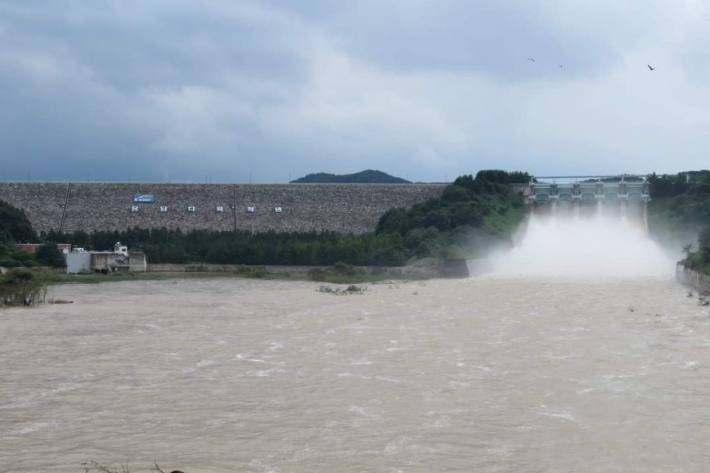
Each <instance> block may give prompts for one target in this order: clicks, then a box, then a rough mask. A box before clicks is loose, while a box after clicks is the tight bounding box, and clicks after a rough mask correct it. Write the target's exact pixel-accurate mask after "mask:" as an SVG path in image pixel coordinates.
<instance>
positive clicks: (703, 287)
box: [675, 264, 710, 293]
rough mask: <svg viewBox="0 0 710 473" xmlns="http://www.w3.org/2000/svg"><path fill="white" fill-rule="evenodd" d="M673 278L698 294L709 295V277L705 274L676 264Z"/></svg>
mask: <svg viewBox="0 0 710 473" xmlns="http://www.w3.org/2000/svg"><path fill="white" fill-rule="evenodd" d="M675 276H676V279H677V280H678V282H680V283H681V284H685V285H687V286H691V287H693V288H694V289H695V290H696V291H698V292H700V293H710V276H709V275H707V274H702V273H699V272H697V271H693V270H692V269H688V268H686V267H685V266H683V265H682V264H678V266H676V272H675Z"/></svg>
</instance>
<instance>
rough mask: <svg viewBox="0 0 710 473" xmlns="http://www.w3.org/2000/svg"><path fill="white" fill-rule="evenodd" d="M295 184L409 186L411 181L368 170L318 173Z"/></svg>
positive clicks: (302, 178) (296, 181) (298, 180)
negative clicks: (345, 172)
mask: <svg viewBox="0 0 710 473" xmlns="http://www.w3.org/2000/svg"><path fill="white" fill-rule="evenodd" d="M291 182H292V183H294V184H408V183H409V181H407V180H406V179H402V178H399V177H395V176H390V175H389V174H387V173H385V172H382V171H375V170H373V169H367V170H365V171H360V172H356V173H354V174H328V173H325V172H318V173H314V174H308V175H307V176H304V177H301V178H300V179H296V180H294V181H291Z"/></svg>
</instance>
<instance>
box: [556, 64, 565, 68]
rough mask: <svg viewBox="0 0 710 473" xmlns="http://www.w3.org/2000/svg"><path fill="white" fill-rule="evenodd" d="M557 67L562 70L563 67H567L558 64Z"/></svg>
mask: <svg viewBox="0 0 710 473" xmlns="http://www.w3.org/2000/svg"><path fill="white" fill-rule="evenodd" d="M557 67H559V68H562V67H565V66H563V65H562V64H558V65H557Z"/></svg>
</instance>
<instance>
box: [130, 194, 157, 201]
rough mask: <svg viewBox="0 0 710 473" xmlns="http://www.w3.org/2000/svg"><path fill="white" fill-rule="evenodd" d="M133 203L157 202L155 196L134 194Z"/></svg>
mask: <svg viewBox="0 0 710 473" xmlns="http://www.w3.org/2000/svg"><path fill="white" fill-rule="evenodd" d="M133 202H155V196H154V195H150V194H133Z"/></svg>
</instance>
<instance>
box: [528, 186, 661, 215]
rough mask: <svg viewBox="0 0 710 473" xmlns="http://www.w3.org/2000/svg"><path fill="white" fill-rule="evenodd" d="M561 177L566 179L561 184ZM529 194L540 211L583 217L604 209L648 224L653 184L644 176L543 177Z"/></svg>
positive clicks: (608, 212) (535, 210)
mask: <svg viewBox="0 0 710 473" xmlns="http://www.w3.org/2000/svg"><path fill="white" fill-rule="evenodd" d="M558 180H561V181H566V182H563V183H557V182H556V181H558ZM550 181H552V182H550ZM525 196H526V202H527V203H528V204H529V205H531V206H532V210H533V211H534V212H535V213H536V214H543V215H545V214H547V215H557V213H558V212H560V213H561V214H568V215H570V214H571V215H573V216H577V217H579V216H582V215H591V214H594V213H598V212H599V211H603V212H604V213H605V214H618V215H621V216H623V217H626V218H637V219H639V221H640V222H643V224H644V225H645V222H646V214H647V204H648V202H649V201H650V200H651V197H650V192H649V183H648V181H647V179H646V176H643V175H621V176H540V177H536V178H534V179H533V181H532V182H530V184H529V188H528V189H526V192H525Z"/></svg>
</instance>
